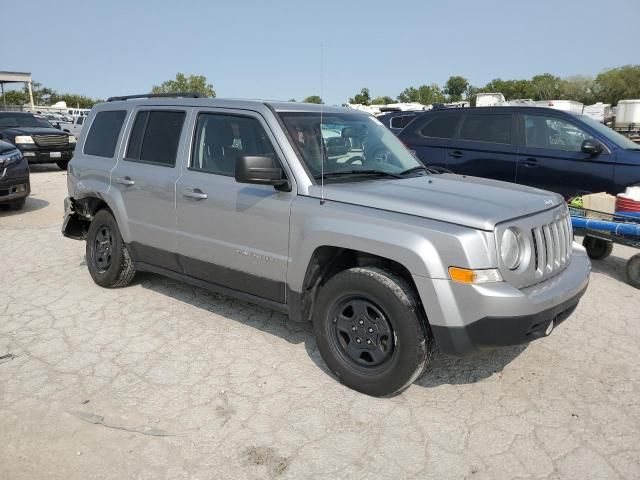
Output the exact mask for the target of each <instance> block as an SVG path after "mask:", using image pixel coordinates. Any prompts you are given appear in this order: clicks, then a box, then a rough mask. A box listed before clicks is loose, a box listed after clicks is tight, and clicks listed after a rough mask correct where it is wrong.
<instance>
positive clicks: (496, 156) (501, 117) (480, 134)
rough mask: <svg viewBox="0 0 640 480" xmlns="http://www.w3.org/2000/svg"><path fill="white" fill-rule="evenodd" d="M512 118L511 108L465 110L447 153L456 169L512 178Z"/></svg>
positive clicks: (498, 177)
mask: <svg viewBox="0 0 640 480" xmlns="http://www.w3.org/2000/svg"><path fill="white" fill-rule="evenodd" d="M514 127H515V119H514V117H513V115H512V114H511V112H510V111H508V110H505V111H496V110H495V109H491V111H490V112H487V113H484V112H481V111H473V112H467V113H465V114H464V119H463V121H462V125H461V126H460V128H459V133H458V134H457V136H456V138H454V139H452V140H451V142H450V143H449V147H448V149H447V153H446V161H447V166H448V168H449V169H450V170H452V171H453V172H455V173H460V174H463V175H472V176H476V177H485V178H492V179H494V180H502V181H505V182H515V180H516V165H517V151H516V146H515V128H514Z"/></svg>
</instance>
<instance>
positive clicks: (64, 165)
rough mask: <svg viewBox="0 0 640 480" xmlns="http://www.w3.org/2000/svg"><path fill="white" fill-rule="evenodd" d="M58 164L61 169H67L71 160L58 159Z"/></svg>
mask: <svg viewBox="0 0 640 480" xmlns="http://www.w3.org/2000/svg"><path fill="white" fill-rule="evenodd" d="M56 165H57V166H58V168H59V169H60V170H65V171H66V170H67V168H69V160H58V161H57V162H56Z"/></svg>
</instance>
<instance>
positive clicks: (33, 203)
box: [0, 196, 49, 218]
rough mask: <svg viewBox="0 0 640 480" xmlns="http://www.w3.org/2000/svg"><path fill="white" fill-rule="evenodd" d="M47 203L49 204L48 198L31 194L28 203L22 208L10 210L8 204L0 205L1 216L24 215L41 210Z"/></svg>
mask: <svg viewBox="0 0 640 480" xmlns="http://www.w3.org/2000/svg"><path fill="white" fill-rule="evenodd" d="M47 205H49V202H47V201H46V200H43V199H41V198H35V197H32V196H29V197H27V203H26V204H25V206H24V208H23V209H22V210H9V206H8V205H0V218H3V217H13V216H16V215H23V214H25V213H28V212H33V211H36V210H40V209H41V208H44V207H46V206H47Z"/></svg>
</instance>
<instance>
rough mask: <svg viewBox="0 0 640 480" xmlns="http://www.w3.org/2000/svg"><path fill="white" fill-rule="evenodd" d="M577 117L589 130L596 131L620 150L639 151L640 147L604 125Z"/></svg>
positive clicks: (586, 117)
mask: <svg viewBox="0 0 640 480" xmlns="http://www.w3.org/2000/svg"><path fill="white" fill-rule="evenodd" d="M577 117H578V118H580V120H582V121H583V122H584V123H586V124H587V125H589V126H590V127H591V128H593V129H594V130H596V131H597V132H598V133H600V134H601V135H603V136H604V137H606V138H607V139H608V140H610V141H612V142H613V143H615V144H616V145H618V146H619V147H620V148H624V149H627V150H629V149H631V150H638V149H640V145H638V144H637V143H635V142H632V141H631V140H629V139H628V138H627V137H625V136H624V135H621V134H619V133H618V132H616V131H615V130H612V129H610V128H609V127H607V126H606V125H604V124H602V123H600V122H598V121H596V120H594V119H593V118H591V117H588V116H586V115H577Z"/></svg>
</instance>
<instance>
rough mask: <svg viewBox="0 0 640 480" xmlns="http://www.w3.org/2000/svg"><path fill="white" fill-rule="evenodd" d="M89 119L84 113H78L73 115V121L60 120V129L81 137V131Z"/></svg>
mask: <svg viewBox="0 0 640 480" xmlns="http://www.w3.org/2000/svg"><path fill="white" fill-rule="evenodd" d="M86 119H87V117H85V116H84V115H78V116H77V117H73V122H59V123H58V125H60V130H62V131H63V132H68V133H70V134H71V135H73V136H74V137H76V138H80V132H82V126H83V125H84V121H85V120H86Z"/></svg>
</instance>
